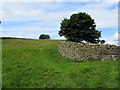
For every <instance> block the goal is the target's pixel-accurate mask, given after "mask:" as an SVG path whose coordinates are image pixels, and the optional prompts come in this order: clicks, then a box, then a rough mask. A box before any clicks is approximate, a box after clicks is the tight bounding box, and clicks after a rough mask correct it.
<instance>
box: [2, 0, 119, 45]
mask: <svg viewBox="0 0 120 90" xmlns="http://www.w3.org/2000/svg"><path fill="white" fill-rule="evenodd" d="M105 2H106V3H105ZM113 5H116V6H117V3H116V2H107V0H106V1H105V0H104V2H101V3H88V4H85V5H84V6H83V5H82V6H81V5H80V6H79V7H78V6H74V7H76V10H68V11H65V10H62V9H65V8H67V7H64V5H63V4H62V3H4V4H3V5H2V9H0V13H2V15H3V18H2V19H3V21H6V22H8V21H15V22H19V21H34V20H39V21H41V22H34V23H29V24H27V25H26V26H24V27H20V26H19V27H11V28H9V29H7V28H5V31H8V32H5V33H3V36H18V37H29V38H30V37H32V38H38V36H39V34H40V33H46V34H50V35H51V36H52V37H53V38H54V39H59V38H60V37H59V36H58V31H59V24H60V22H61V21H62V19H63V18H69V17H70V15H71V14H73V13H78V12H81V11H83V12H87V13H88V14H90V15H91V16H92V18H93V19H95V22H96V24H97V27H98V28H99V29H100V28H109V27H118V25H117V23H118V10H117V8H113V9H109V8H110V7H111V6H113ZM63 7H64V8H63ZM48 9H51V11H46V10H48ZM54 9H60V11H52V10H54ZM0 15H1V14H0ZM41 23H42V24H41ZM55 23H58V24H57V25H56V24H55ZM43 24H44V25H43ZM39 25H42V26H39ZM45 25H47V26H51V27H52V26H53V28H51V27H47V26H46V27H43V26H45ZM55 25H56V26H55ZM3 28H4V27H3ZM54 36H55V37H54ZM115 37H117V36H116V35H115V36H113V37H112V36H111V37H104V38H105V40H106V41H107V43H110V44H115V40H114V39H113V38H115ZM61 38H62V39H64V37H61Z"/></svg>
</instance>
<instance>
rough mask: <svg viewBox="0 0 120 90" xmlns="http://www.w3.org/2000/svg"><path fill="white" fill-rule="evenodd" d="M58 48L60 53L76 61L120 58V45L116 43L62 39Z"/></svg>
mask: <svg viewBox="0 0 120 90" xmlns="http://www.w3.org/2000/svg"><path fill="white" fill-rule="evenodd" d="M58 48H59V53H60V54H61V55H63V56H64V57H65V58H69V59H73V60H76V61H88V60H118V59H120V58H119V57H120V46H115V45H108V44H82V43H73V42H66V41H60V42H59V46H58Z"/></svg>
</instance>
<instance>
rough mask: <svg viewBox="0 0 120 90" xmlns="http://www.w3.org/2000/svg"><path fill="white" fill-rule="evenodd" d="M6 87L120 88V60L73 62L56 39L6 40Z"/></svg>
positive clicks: (3, 81)
mask: <svg viewBox="0 0 120 90" xmlns="http://www.w3.org/2000/svg"><path fill="white" fill-rule="evenodd" d="M2 50H3V52H2V87H3V88H118V82H119V80H120V77H118V61H112V60H110V61H99V60H98V61H89V62H73V61H70V60H69V59H65V58H64V57H62V56H60V55H59V53H58V41H57V40H22V39H4V40H3V41H2Z"/></svg>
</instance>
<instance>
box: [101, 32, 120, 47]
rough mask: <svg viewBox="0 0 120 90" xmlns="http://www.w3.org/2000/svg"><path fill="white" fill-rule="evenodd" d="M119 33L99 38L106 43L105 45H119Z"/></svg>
mask: <svg viewBox="0 0 120 90" xmlns="http://www.w3.org/2000/svg"><path fill="white" fill-rule="evenodd" d="M119 36H120V33H114V34H113V36H111V37H104V38H101V39H103V40H105V41H106V44H111V45H120V37H119Z"/></svg>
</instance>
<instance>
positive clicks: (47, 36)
mask: <svg viewBox="0 0 120 90" xmlns="http://www.w3.org/2000/svg"><path fill="white" fill-rule="evenodd" d="M39 39H50V36H49V35H45V34H41V35H40V36H39Z"/></svg>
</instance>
